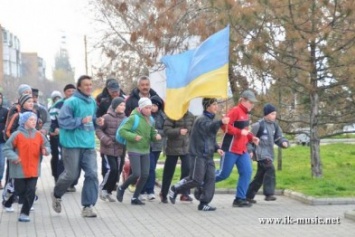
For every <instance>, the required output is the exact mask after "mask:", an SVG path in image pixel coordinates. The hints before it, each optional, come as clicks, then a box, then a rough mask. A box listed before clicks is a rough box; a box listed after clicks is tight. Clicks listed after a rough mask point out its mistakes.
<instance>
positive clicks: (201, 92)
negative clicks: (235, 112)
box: [161, 25, 229, 120]
mask: <svg viewBox="0 0 355 237" xmlns="http://www.w3.org/2000/svg"><path fill="white" fill-rule="evenodd" d="M161 61H162V63H164V65H165V67H166V69H165V71H166V77H167V79H166V81H167V86H166V87H167V88H166V99H165V113H166V115H167V116H168V117H169V118H170V119H173V120H178V119H180V118H182V117H183V116H184V114H185V113H186V112H187V110H188V107H189V103H190V100H192V99H194V98H197V97H207V98H227V88H228V62H229V25H228V26H227V27H226V28H224V29H223V30H221V31H219V32H217V33H215V34H213V35H211V36H210V37H209V38H208V39H206V40H205V41H204V42H202V44H201V45H200V46H199V47H198V48H196V49H193V50H189V51H186V52H184V53H181V54H177V55H169V56H164V57H163V58H162V59H161Z"/></svg>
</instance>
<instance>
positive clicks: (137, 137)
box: [134, 135, 142, 142]
mask: <svg viewBox="0 0 355 237" xmlns="http://www.w3.org/2000/svg"><path fill="white" fill-rule="evenodd" d="M134 140H136V141H137V142H139V141H140V140H142V137H141V136H139V135H137V136H136V137H135V138H134Z"/></svg>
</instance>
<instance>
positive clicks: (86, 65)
mask: <svg viewBox="0 0 355 237" xmlns="http://www.w3.org/2000/svg"><path fill="white" fill-rule="evenodd" d="M84 47H85V49H84V52H85V74H86V75H88V51H87V41H86V35H84Z"/></svg>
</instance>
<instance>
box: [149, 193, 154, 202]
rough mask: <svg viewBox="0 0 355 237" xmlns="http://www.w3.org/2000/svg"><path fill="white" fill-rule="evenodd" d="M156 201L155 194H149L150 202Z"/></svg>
mask: <svg viewBox="0 0 355 237" xmlns="http://www.w3.org/2000/svg"><path fill="white" fill-rule="evenodd" d="M154 199H155V195H154V193H149V194H148V200H149V201H153V200H154Z"/></svg>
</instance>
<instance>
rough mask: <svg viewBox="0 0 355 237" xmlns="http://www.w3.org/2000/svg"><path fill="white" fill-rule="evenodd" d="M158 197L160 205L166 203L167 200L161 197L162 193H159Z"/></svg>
mask: <svg viewBox="0 0 355 237" xmlns="http://www.w3.org/2000/svg"><path fill="white" fill-rule="evenodd" d="M159 197H160V201H161V202H162V203H168V199H167V198H166V197H163V194H162V193H159Z"/></svg>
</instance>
